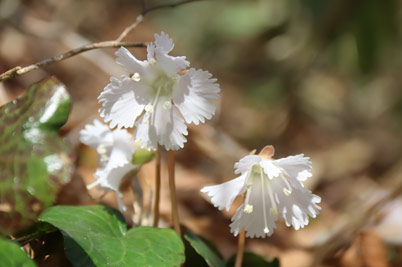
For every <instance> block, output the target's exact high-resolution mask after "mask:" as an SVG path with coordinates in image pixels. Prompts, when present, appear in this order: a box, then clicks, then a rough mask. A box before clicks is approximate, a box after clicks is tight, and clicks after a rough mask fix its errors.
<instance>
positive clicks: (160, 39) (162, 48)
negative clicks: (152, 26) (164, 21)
mask: <svg viewBox="0 0 402 267" xmlns="http://www.w3.org/2000/svg"><path fill="white" fill-rule="evenodd" d="M154 37H155V47H156V50H158V51H159V52H160V53H165V54H168V53H169V52H170V51H172V50H173V48H174V43H173V40H172V39H171V38H169V36H168V35H167V34H166V33H164V32H161V34H160V35H158V34H155V35H154Z"/></svg>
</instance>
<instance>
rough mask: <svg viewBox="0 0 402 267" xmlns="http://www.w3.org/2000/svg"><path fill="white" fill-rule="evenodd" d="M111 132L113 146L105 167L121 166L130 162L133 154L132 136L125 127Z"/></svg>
mask: <svg viewBox="0 0 402 267" xmlns="http://www.w3.org/2000/svg"><path fill="white" fill-rule="evenodd" d="M112 134H113V140H114V142H113V147H112V152H111V154H110V158H109V161H108V164H107V166H106V168H107V169H113V168H116V167H121V166H123V165H126V164H127V163H130V161H131V158H132V157H133V154H134V150H135V147H134V137H133V136H132V135H131V134H129V133H128V132H127V130H125V129H116V130H114V131H113V132H112Z"/></svg>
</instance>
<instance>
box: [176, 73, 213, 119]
mask: <svg viewBox="0 0 402 267" xmlns="http://www.w3.org/2000/svg"><path fill="white" fill-rule="evenodd" d="M211 77H212V74H210V73H209V72H208V71H203V70H195V69H193V68H191V69H190V70H189V71H188V72H187V73H186V74H185V75H183V76H181V77H180V80H179V81H178V83H177V84H176V87H175V89H174V94H173V101H174V104H175V105H176V106H177V107H178V109H179V110H180V112H181V114H182V115H183V117H184V119H185V120H186V122H187V123H194V124H196V125H198V124H199V123H200V122H202V123H204V122H205V119H207V120H209V119H211V118H212V116H213V115H214V114H215V106H214V104H212V103H211V100H212V99H216V98H218V97H219V95H218V93H219V91H220V88H219V85H218V84H217V83H216V79H211Z"/></svg>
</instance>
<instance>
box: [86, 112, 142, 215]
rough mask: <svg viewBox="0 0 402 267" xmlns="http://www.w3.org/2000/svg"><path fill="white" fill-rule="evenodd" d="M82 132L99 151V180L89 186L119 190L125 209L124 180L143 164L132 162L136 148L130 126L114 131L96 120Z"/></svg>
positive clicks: (87, 141)
mask: <svg viewBox="0 0 402 267" xmlns="http://www.w3.org/2000/svg"><path fill="white" fill-rule="evenodd" d="M80 134H81V138H80V140H81V142H82V143H84V144H86V145H88V146H90V147H92V148H94V149H96V151H97V152H98V169H97V170H96V172H95V177H96V180H95V181H94V182H93V183H92V184H90V185H88V189H91V188H93V187H94V186H99V187H101V188H103V189H106V190H113V191H115V192H116V194H117V200H118V202H119V207H120V209H121V210H123V211H124V210H125V206H124V205H123V203H122V201H121V197H122V193H121V192H120V191H119V186H120V182H121V180H122V179H123V177H124V176H125V175H126V174H127V173H128V172H130V171H132V170H135V169H137V168H139V165H137V164H132V163H131V159H132V157H133V153H134V151H135V146H134V141H133V136H132V135H131V134H129V133H128V132H127V130H122V129H116V130H113V131H112V130H110V129H109V127H108V126H106V125H104V124H103V123H101V122H100V121H98V120H94V123H93V125H91V124H87V125H86V126H85V129H83V130H81V132H80Z"/></svg>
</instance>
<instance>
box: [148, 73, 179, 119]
mask: <svg viewBox="0 0 402 267" xmlns="http://www.w3.org/2000/svg"><path fill="white" fill-rule="evenodd" d="M176 81H177V77H175V76H173V77H170V76H168V75H166V74H165V73H160V75H159V76H158V77H157V78H156V79H155V80H154V81H153V82H152V83H151V88H152V91H153V95H154V97H153V99H152V103H148V104H147V105H146V106H145V112H146V114H145V118H144V121H143V123H144V124H146V123H148V119H149V117H150V114H151V113H152V112H153V111H154V108H155V105H156V103H158V99H159V98H160V97H161V98H164V99H167V100H166V101H164V102H163V104H162V108H163V109H165V110H169V109H170V108H171V107H172V100H171V99H172V94H173V87H174V85H175V83H176Z"/></svg>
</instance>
